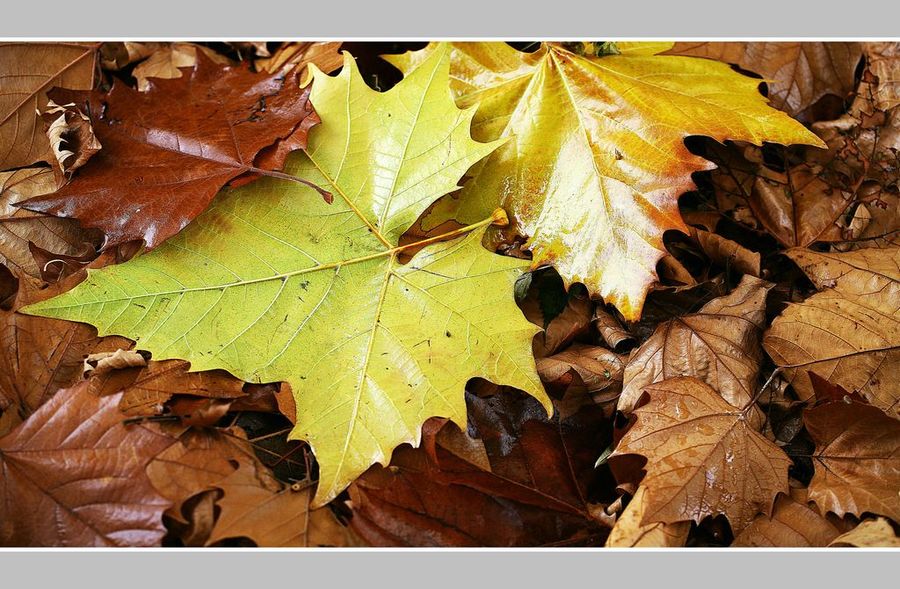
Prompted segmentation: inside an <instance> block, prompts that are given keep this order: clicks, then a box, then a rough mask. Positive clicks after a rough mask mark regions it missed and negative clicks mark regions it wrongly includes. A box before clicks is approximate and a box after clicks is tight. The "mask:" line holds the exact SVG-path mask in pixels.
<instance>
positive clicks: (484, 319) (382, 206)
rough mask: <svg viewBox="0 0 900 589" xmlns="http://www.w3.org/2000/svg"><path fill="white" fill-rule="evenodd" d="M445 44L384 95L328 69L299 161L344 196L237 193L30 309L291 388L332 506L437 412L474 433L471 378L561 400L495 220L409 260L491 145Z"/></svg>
mask: <svg viewBox="0 0 900 589" xmlns="http://www.w3.org/2000/svg"><path fill="white" fill-rule="evenodd" d="M447 53H448V50H446V49H444V50H441V51H437V52H435V53H433V54H432V57H431V58H430V59H429V60H427V61H426V62H424V63H423V64H422V65H421V67H419V68H418V69H417V70H416V71H415V72H413V73H411V74H410V75H409V76H408V77H407V78H406V79H405V80H404V81H403V82H402V83H401V84H399V85H398V86H396V87H395V88H394V89H393V90H391V91H390V92H388V93H386V94H381V93H378V92H375V91H373V90H371V89H369V88H368V87H367V86H366V85H365V83H364V82H363V81H362V78H361V77H360V75H359V72H358V70H357V69H356V67H355V64H354V63H353V60H352V58H351V57H350V56H349V55H348V56H347V57H346V60H345V63H344V68H343V70H342V72H341V74H340V75H339V76H338V77H336V78H331V77H328V76H326V75H324V74H321V72H316V74H315V82H314V84H313V94H312V101H313V103H314V104H316V105H317V108H318V110H319V111H320V113H321V115H322V117H323V119H324V120H325V121H326V122H325V124H324V125H323V126H321V127H318V128H317V129H315V130H314V132H313V134H312V139H311V143H310V147H309V150H308V154H298V155H297V156H296V157H294V158H292V159H291V160H290V162H289V163H288V166H287V171H288V172H289V173H292V174H296V175H299V176H302V177H306V178H309V179H312V180H314V181H315V182H316V183H318V184H319V185H321V186H324V187H326V188H327V189H329V190H331V191H333V192H334V193H335V195H336V199H335V202H334V203H333V204H331V205H329V204H326V203H325V202H323V201H322V199H321V198H320V197H319V196H318V195H317V193H316V192H314V191H313V190H311V189H309V188H306V187H303V186H300V185H297V184H294V183H288V182H283V181H279V180H271V179H263V180H260V181H259V182H256V183H254V184H252V185H251V186H248V187H246V188H242V189H239V190H234V191H228V192H226V193H225V194H223V195H221V196H220V197H219V198H218V199H217V200H216V202H215V204H214V205H213V206H212V207H211V208H210V209H209V210H208V211H207V212H206V213H205V214H204V215H202V216H201V217H200V218H198V219H197V220H196V221H195V222H194V223H192V224H191V226H190V227H189V228H188V229H187V230H185V231H184V232H182V233H181V234H179V235H178V236H176V237H175V238H173V239H172V240H171V243H167V244H165V245H164V246H163V247H161V248H159V250H157V251H154V252H152V253H151V254H148V255H144V256H141V257H140V258H138V259H136V260H133V261H132V262H130V263H127V264H123V265H119V266H115V267H112V268H107V269H105V270H102V271H98V272H92V273H90V274H89V277H88V279H87V280H86V281H85V282H84V283H82V284H81V285H79V286H78V287H77V288H75V289H74V290H72V291H69V292H68V293H66V294H64V295H62V296H60V297H57V298H55V299H53V300H51V301H47V302H44V303H41V304H38V305H34V306H32V307H29V309H28V312H29V313H36V314H42V315H48V316H53V317H61V318H68V319H73V320H80V321H87V322H90V323H92V324H94V325H96V326H97V327H98V329H99V330H100V332H101V333H125V334H128V336H129V337H131V338H133V339H135V340H136V341H137V342H138V346H139V347H140V348H142V349H147V350H150V351H151V352H152V353H153V356H154V358H155V359H156V360H162V359H167V358H184V359H187V360H189V361H190V362H191V366H192V369H193V370H206V369H211V368H224V369H226V370H228V371H230V372H231V373H232V374H234V375H236V376H238V377H239V378H241V379H243V380H247V381H253V382H272V381H278V380H285V381H288V382H289V383H290V385H291V389H292V391H293V393H294V395H295V399H296V406H297V425H296V428H295V429H294V431H293V433H292V436H293V437H295V438H302V439H305V440H308V441H309V443H310V445H311V446H312V447H313V450H314V451H315V454H316V457H317V458H318V461H319V465H320V483H319V487H318V492H317V503H319V504H321V503H323V502H324V501H327V500H329V499H331V498H333V497H334V496H335V495H336V494H337V493H339V492H340V491H341V490H342V489H343V488H344V487H346V486H347V485H348V484H349V482H350V481H352V480H353V479H354V478H355V477H356V476H358V475H359V474H360V473H362V472H363V471H364V470H365V469H366V468H368V467H369V465H371V464H373V463H375V462H387V460H388V459H389V457H390V453H391V451H392V450H393V448H394V447H396V446H397V445H398V444H401V443H403V442H410V443H413V444H418V442H419V436H420V426H421V424H422V423H423V422H424V421H425V420H426V419H427V418H428V417H430V416H433V415H439V416H446V417H449V418H451V419H452V420H453V421H454V422H455V423H457V424H459V425H460V426H461V427H465V423H466V408H465V402H464V398H463V387H464V385H465V383H466V381H468V380H469V379H470V378H473V377H483V378H486V379H489V380H491V381H494V382H499V383H505V384H509V385H511V386H515V387H516V388H519V389H521V390H524V391H526V392H528V393H529V394H531V395H534V396H535V397H538V398H539V399H541V400H542V402H543V403H544V406H545V407H547V408H548V409H549V399H548V398H547V397H546V395H545V394H544V392H543V389H542V387H541V384H540V381H539V379H538V377H537V374H536V372H535V365H534V359H533V357H532V356H531V338H532V336H533V335H534V333H535V332H536V331H537V328H536V327H535V326H534V325H532V324H530V323H529V322H528V321H527V320H526V319H525V318H524V317H522V315H521V312H520V311H519V310H518V308H516V306H515V303H514V298H513V286H514V283H515V280H516V278H517V277H518V276H519V275H520V274H521V272H522V269H523V262H522V261H520V260H516V259H513V258H508V257H502V256H498V255H495V254H493V253H490V252H489V251H487V250H486V249H484V248H483V247H482V246H481V243H480V242H481V237H482V235H483V232H484V226H486V225H488V224H489V223H491V222H492V221H493V220H494V219H493V218H488V219H486V220H483V221H482V222H481V223H479V224H478V225H479V226H480V228H479V227H469V228H466V230H465V231H470V230H471V233H469V234H468V235H466V236H465V237H463V238H461V239H456V240H453V241H443V242H439V243H431V244H430V245H427V246H426V247H424V249H421V251H419V252H418V253H417V254H416V255H415V256H414V257H413V258H412V260H411V261H409V263H407V264H405V265H401V264H400V263H399V262H398V261H397V256H398V253H400V251H402V249H403V248H401V247H398V246H397V243H398V239H399V237H400V235H401V234H403V233H404V231H406V229H407V228H408V227H409V226H410V225H411V224H412V223H413V222H414V221H415V220H416V218H417V217H418V216H419V215H420V214H421V213H422V211H424V210H425V209H426V208H427V207H428V206H429V205H430V204H431V203H433V202H434V201H435V200H436V199H437V198H438V197H440V196H441V195H443V194H446V193H447V192H449V191H451V190H453V189H454V188H455V187H456V181H457V179H458V178H459V177H460V176H461V175H462V174H463V173H464V172H465V170H466V169H467V168H468V167H469V166H471V165H472V164H473V163H475V162H476V161H477V160H478V159H480V158H482V157H483V156H485V155H486V154H488V153H489V152H490V151H492V150H493V149H494V148H495V147H496V144H483V143H477V142H475V141H473V140H472V139H471V138H470V137H469V124H470V121H471V117H472V115H473V114H474V111H473V110H471V109H470V110H467V111H461V110H459V109H457V107H456V106H455V105H454V104H453V100H452V98H451V96H450V94H449V92H448V90H447V85H448V75H449V57H448V55H447ZM224 235H227V237H228V239H227V241H225V240H223V236H224ZM426 243H427V242H426ZM417 245H425V244H423V243H420V244H417ZM335 326H340V329H336V327H335Z"/></svg>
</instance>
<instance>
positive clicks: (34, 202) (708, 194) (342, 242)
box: [0, 42, 900, 547]
mask: <svg viewBox="0 0 900 589" xmlns="http://www.w3.org/2000/svg"><path fill="white" fill-rule="evenodd" d="M340 48H341V43H338V42H327V43H310V42H300V43H271V42H269V43H265V42H246V43H245V42H229V43H180V42H175V43H158V42H112V43H96V44H92V43H62V44H52V43H34V44H13V43H5V44H0V81H2V82H3V84H4V87H6V86H7V85H9V87H10V88H13V90H14V91H12V92H10V93H7V94H6V95H5V97H4V98H2V99H0V342H2V352H0V544H2V545H4V546H172V547H204V546H266V547H281V546H290V547H308V546H340V547H346V546H365V545H372V546H401V547H408V546H429V547H450V546H474V547H478V546H505V547H521V546H555V547H564V546H595V547H602V546H609V547H641V546H665V547H682V546H803V547H813V546H815V547H824V546H864V547H867V546H896V545H897V534H896V532H897V530H898V524H900V495H898V493H897V490H898V489H900V455H898V452H900V396H898V392H897V386H896V384H897V382H898V380H900V241H898V235H900V210H898V201H900V156H898V154H900V143H898V137H900V133H898V121H900V111H898V108H900V92H898V88H897V85H896V80H897V79H900V49H898V44H896V43H854V42H802V43H757V42H749V43H720V42H716V43H684V42H682V43H667V42H652V43H632V42H618V43H526V44H507V43H500V42H459V43H431V44H428V45H427V46H425V47H424V48H423V47H422V44H418V45H417V44H409V43H388V44H370V43H360V42H354V43H348V44H346V45H344V48H345V49H352V54H351V52H348V51H344V52H343V53H340V52H339V49H340ZM385 51H387V52H389V54H388V55H379V54H380V53H384V52H385ZM738 68H739V70H738ZM748 74H750V75H748ZM752 75H757V76H759V79H758V78H754V77H753V76H752Z"/></svg>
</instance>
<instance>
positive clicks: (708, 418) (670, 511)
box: [611, 377, 791, 533]
mask: <svg viewBox="0 0 900 589" xmlns="http://www.w3.org/2000/svg"><path fill="white" fill-rule="evenodd" d="M644 390H645V391H646V393H647V394H648V395H649V402H648V403H647V404H646V405H644V406H642V407H638V408H637V409H635V411H634V412H635V414H636V415H637V422H636V423H635V424H634V426H632V428H631V429H629V430H628V432H626V433H625V435H624V437H623V438H622V439H621V440H620V441H619V444H618V446H617V447H616V450H615V452H613V454H612V455H611V458H615V457H618V456H622V455H626V454H638V455H641V456H644V457H645V458H646V459H647V465H646V467H645V469H646V471H647V474H646V476H645V477H644V479H643V481H642V482H641V484H642V485H644V486H646V487H647V497H646V505H645V506H644V518H643V520H642V521H641V524H644V525H646V524H649V523H653V522H663V523H674V522H678V521H688V520H693V521H695V522H697V523H699V522H700V521H701V520H702V519H703V518H704V517H707V516H713V515H718V514H724V515H725V516H726V517H727V518H728V521H729V522H730V523H731V527H732V529H733V530H735V532H736V533H737V532H739V531H740V530H742V529H743V528H744V527H745V526H746V525H747V524H749V523H750V522H751V521H752V520H753V518H754V517H755V516H756V514H757V513H760V512H763V513H770V512H771V509H772V503H773V502H774V500H775V496H776V495H777V494H778V493H779V492H787V490H788V478H787V469H788V466H790V464H791V461H790V459H789V458H788V457H787V456H786V455H785V453H784V452H783V451H782V450H781V449H780V448H779V447H778V446H776V445H774V444H773V443H772V442H770V441H769V440H767V439H766V438H764V437H763V436H762V435H760V433H759V432H758V431H756V430H755V429H754V428H752V427H751V425H750V422H749V419H748V414H747V412H745V411H741V410H740V409H738V408H736V407H734V406H733V405H730V404H729V403H727V402H726V401H725V400H724V399H723V398H722V397H721V396H720V395H719V393H717V392H716V391H715V390H713V389H712V388H711V387H710V386H709V385H707V384H706V383H704V382H703V381H701V380H698V379H696V378H692V377H678V378H670V379H668V380H664V381H662V382H660V383H657V384H653V385H649V386H646V387H644Z"/></svg>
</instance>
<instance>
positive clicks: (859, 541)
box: [829, 517, 900, 548]
mask: <svg viewBox="0 0 900 589" xmlns="http://www.w3.org/2000/svg"><path fill="white" fill-rule="evenodd" d="M829 546H854V547H857V548H888V547H890V548H900V538H898V537H897V534H896V532H894V528H893V527H892V526H891V522H889V521H888V520H886V519H884V518H883V517H878V518H875V519H867V520H866V521H864V522H861V523H860V524H859V525H858V526H856V527H855V528H853V529H852V530H850V531H849V532H847V533H844V534H841V535H840V536H838V537H837V538H835V539H834V541H833V542H832V543H831V544H829Z"/></svg>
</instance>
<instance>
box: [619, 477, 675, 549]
mask: <svg viewBox="0 0 900 589" xmlns="http://www.w3.org/2000/svg"><path fill="white" fill-rule="evenodd" d="M646 493H647V487H645V486H640V487H638V490H637V491H636V492H635V494H634V497H632V498H631V502H630V503H629V504H628V507H626V508H625V511H623V512H622V515H621V516H619V519H618V520H616V525H615V526H613V529H612V531H611V532H610V533H609V538H607V539H606V546H607V547H608V548H639V547H647V548H649V547H665V548H676V547H681V546H684V543H685V542H686V541H687V537H688V532H690V530H691V524H690V522H686V521H685V522H675V523H671V524H664V523H662V522H654V523H651V524H646V525H643V524H641V520H643V519H644V510H645V503H644V500H645V499H644V498H645V497H646Z"/></svg>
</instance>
